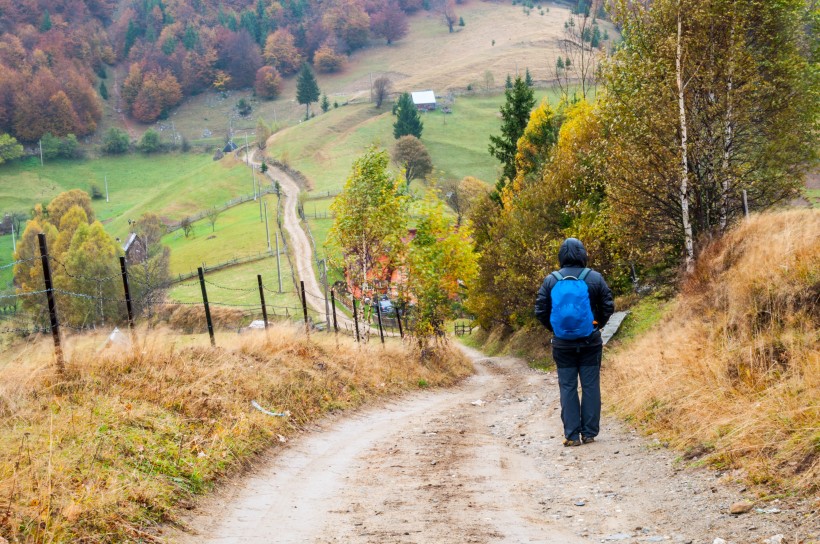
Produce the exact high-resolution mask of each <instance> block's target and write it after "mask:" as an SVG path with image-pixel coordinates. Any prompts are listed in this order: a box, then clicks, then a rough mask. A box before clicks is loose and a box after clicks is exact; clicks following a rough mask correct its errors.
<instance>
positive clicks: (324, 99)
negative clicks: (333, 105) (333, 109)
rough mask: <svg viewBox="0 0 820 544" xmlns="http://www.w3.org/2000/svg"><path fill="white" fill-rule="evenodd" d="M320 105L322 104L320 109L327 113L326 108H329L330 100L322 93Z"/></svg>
mask: <svg viewBox="0 0 820 544" xmlns="http://www.w3.org/2000/svg"><path fill="white" fill-rule="evenodd" d="M320 105H321V106H322V111H323V112H325V113H327V110H329V109H330V100H328V99H327V95H326V94H323V95H322V102H321V103H320Z"/></svg>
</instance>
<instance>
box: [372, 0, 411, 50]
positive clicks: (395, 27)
mask: <svg viewBox="0 0 820 544" xmlns="http://www.w3.org/2000/svg"><path fill="white" fill-rule="evenodd" d="M408 28H409V24H408V23H407V15H405V14H404V12H403V11H402V10H401V8H400V7H399V4H398V2H396V1H395V0H392V1H390V2H388V3H387V4H385V5H384V6H383V7H382V9H380V10H379V11H377V12H376V13H374V14H373V15H371V16H370V30H371V31H372V32H373V35H374V36H377V37H379V38H384V39H386V40H387V43H388V44H391V43H393V42H394V41H396V40H400V39H401V38H403V37H404V36H406V35H407V30H408Z"/></svg>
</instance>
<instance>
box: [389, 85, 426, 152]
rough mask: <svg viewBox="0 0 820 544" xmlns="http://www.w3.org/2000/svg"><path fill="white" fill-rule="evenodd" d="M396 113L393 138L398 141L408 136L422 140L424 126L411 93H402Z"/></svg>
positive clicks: (397, 103)
mask: <svg viewBox="0 0 820 544" xmlns="http://www.w3.org/2000/svg"><path fill="white" fill-rule="evenodd" d="M395 112H396V122H395V123H393V137H394V138H395V139H397V140H398V139H399V138H401V137H402V136H407V135H411V136H415V137H416V138H421V131H422V129H423V128H424V125H423V124H422V122H421V116H419V112H418V109H417V108H416V105H415V104H414V103H413V98H412V97H411V96H410V93H402V95H401V96H400V97H399V100H398V102H396V107H395Z"/></svg>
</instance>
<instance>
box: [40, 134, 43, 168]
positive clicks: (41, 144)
mask: <svg viewBox="0 0 820 544" xmlns="http://www.w3.org/2000/svg"><path fill="white" fill-rule="evenodd" d="M40 166H43V139H42V138H40Z"/></svg>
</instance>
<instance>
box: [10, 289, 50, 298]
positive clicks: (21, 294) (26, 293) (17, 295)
mask: <svg viewBox="0 0 820 544" xmlns="http://www.w3.org/2000/svg"><path fill="white" fill-rule="evenodd" d="M47 292H48V289H42V290H40V291H22V292H19V293H14V294H13V295H0V300H8V299H17V298H20V297H30V296H34V295H42V294H43V293H47Z"/></svg>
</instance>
